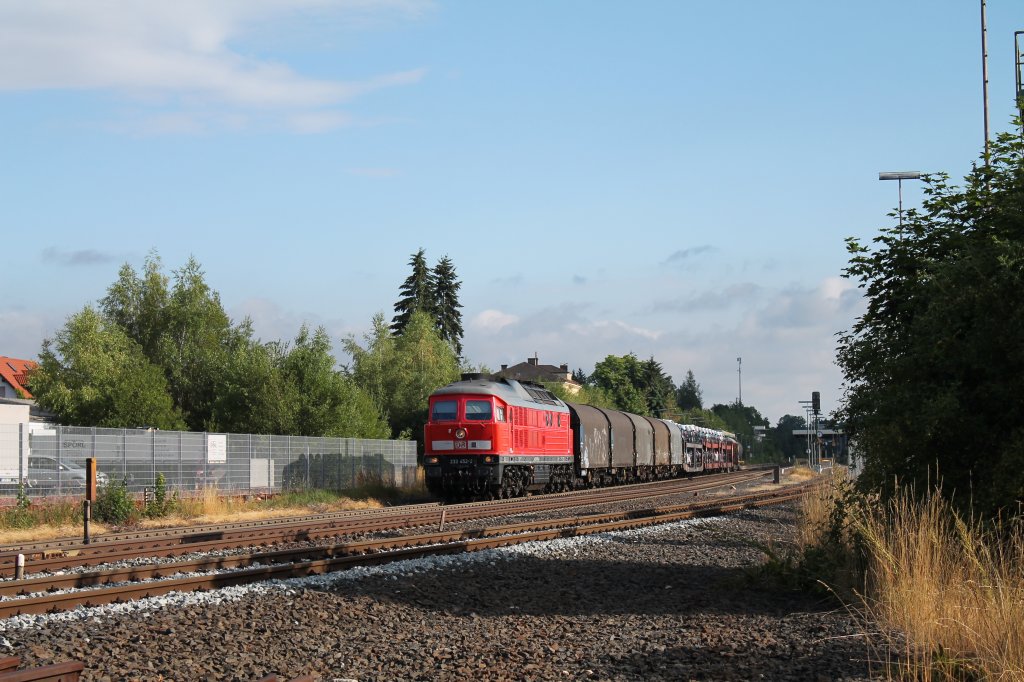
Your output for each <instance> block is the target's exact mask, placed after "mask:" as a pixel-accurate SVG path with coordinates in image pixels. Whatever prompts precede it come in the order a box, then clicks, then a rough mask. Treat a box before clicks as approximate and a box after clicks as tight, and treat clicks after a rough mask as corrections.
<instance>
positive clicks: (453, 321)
mask: <svg viewBox="0 0 1024 682" xmlns="http://www.w3.org/2000/svg"><path fill="white" fill-rule="evenodd" d="M432 279H433V282H432V284H431V290H430V300H431V310H432V312H433V314H434V318H435V321H436V324H437V331H438V333H439V334H440V335H441V338H442V339H444V340H445V341H447V342H448V343H450V344H452V348H454V349H455V355H456V356H458V357H462V336H463V333H464V332H463V330H462V313H461V312H460V311H459V308H461V307H462V304H461V303H459V289H461V288H462V282H460V281H459V280H458V278H457V277H456V276H455V265H454V264H453V263H452V260H451V259H450V258H449V257H448V256H445V257H444V258H442V259H441V260H440V261H438V263H437V265H435V266H434V271H433V278H432Z"/></svg>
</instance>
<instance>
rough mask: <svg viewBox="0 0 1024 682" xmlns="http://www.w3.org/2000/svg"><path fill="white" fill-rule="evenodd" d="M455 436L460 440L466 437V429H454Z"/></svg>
mask: <svg viewBox="0 0 1024 682" xmlns="http://www.w3.org/2000/svg"><path fill="white" fill-rule="evenodd" d="M455 437H456V438H458V439H459V440H462V439H463V438H465V437H466V429H455Z"/></svg>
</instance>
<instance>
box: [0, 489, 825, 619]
mask: <svg viewBox="0 0 1024 682" xmlns="http://www.w3.org/2000/svg"><path fill="white" fill-rule="evenodd" d="M813 485H816V483H813V482H812V483H808V484H803V485H799V486H790V487H787V488H783V489H779V490H775V491H772V492H763V493H756V494H738V495H732V496H729V497H727V498H722V499H718V500H714V501H711V500H704V501H695V502H689V503H686V504H677V505H672V506H664V507H651V508H647V509H642V510H633V511H617V512H605V513H594V514H585V515H577V516H571V517H564V518H559V519H548V520H540V521H527V522H521V523H514V524H505V525H498V526H492V527H486V528H479V529H472V530H454V531H448V532H444V531H438V532H432V533H422V534H415V535H402V536H397V537H390V538H376V539H368V540H360V541H356V542H347V543H340V544H336V545H331V546H328V547H317V548H304V549H289V550H280V551H276V552H257V553H252V554H245V555H237V556H232V557H207V558H202V559H195V560H190V561H183V562H174V563H170V564H156V565H149V566H135V567H127V568H116V569H107V570H101V571H94V572H90V573H83V574H70V575H60V576H43V577H38V578H31V579H27V580H18V581H7V582H5V583H3V584H2V585H0V595H2V596H4V597H7V598H5V599H3V600H0V618H7V617H11V616H15V615H19V614H38V613H46V612H51V611H64V610H70V609H73V608H76V607H78V606H98V605H102V604H110V603H114V602H122V601H131V600H136V599H144V598H147V597H155V596H160V595H165V594H169V593H171V592H190V591H196V590H215V589H219V588H224V587H228V586H232V585H243V584H249V583H254V582H259V581H264V580H274V579H287V578H297V577H306V576H310V575H318V574H323V573H330V572H333V571H341V570H346V569H349V568H352V567H355V566H368V565H379V564H385V563H391V562H393V561H400V560H405V559H416V558H421V557H426V556H436V555H441V554H458V553H463V552H473V551H480V550H483V549H491V548H495V547H503V546H508V545H513V544H519V543H523V542H533V541H538V540H552V539H556V538H562V537H579V536H583V535H590V534H594V533H603V532H610V531H616V530H627V529H633V528H639V527H642V526H649V525H655V524H659V523H669V522H673V521H679V520H684V519H692V518H695V517H701V516H711V515H717V514H723V513H728V512H732V511H737V510H740V509H745V508H752V507H760V506H766V505H771V504H780V503H783V502H788V501H790V500H794V499H797V498H798V497H800V496H802V495H803V494H805V493H806V492H807V491H808V490H809V489H810V488H811V487H812V486H813ZM224 569H235V570H230V571H227V572H218V573H214V574H210V573H204V572H209V571H222V570H224ZM168 576H180V577H168ZM83 588H91V589H83ZM67 590H74V591H67ZM43 593H45V594H43Z"/></svg>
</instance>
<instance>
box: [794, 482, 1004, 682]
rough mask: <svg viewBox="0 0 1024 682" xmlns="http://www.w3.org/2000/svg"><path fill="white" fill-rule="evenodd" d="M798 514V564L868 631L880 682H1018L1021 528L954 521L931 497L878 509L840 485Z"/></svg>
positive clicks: (811, 499) (904, 496) (907, 498)
mask: <svg viewBox="0 0 1024 682" xmlns="http://www.w3.org/2000/svg"><path fill="white" fill-rule="evenodd" d="M802 516H803V519H802V523H801V525H800V528H799V531H798V536H799V537H798V542H799V544H800V546H801V556H802V563H801V566H802V567H806V566H807V565H811V566H818V567H819V568H822V567H823V568H825V569H827V570H822V573H821V579H822V580H823V581H827V582H828V583H829V585H830V587H833V588H834V591H835V592H836V593H838V594H843V595H844V596H848V597H850V600H849V603H851V604H852V608H853V609H854V610H855V611H858V612H860V613H861V614H862V615H863V617H864V622H865V623H870V624H871V627H872V628H877V632H875V631H874V630H873V632H872V633H868V634H871V635H872V636H870V637H868V640H869V641H874V642H876V643H878V642H880V643H881V644H880V645H879V644H876V645H874V646H875V650H874V651H873V653H872V658H873V659H874V660H875V661H877V662H878V663H879V664H880V665H881V667H882V669H883V670H884V674H885V675H886V676H887V677H889V678H890V679H893V678H895V679H910V680H920V681H921V682H932V681H933V680H936V681H937V680H942V681H944V682H945V681H947V680H962V681H965V682H967V681H970V682H973V681H975V680H998V681H1004V680H1007V681H1008V680H1024V532H1022V526H1021V524H1019V523H1018V524H1016V525H1011V524H1008V525H1003V526H993V525H991V524H985V523H982V522H981V521H978V520H973V519H964V518H962V517H960V516H958V515H957V514H956V512H955V511H954V510H953V509H952V508H951V507H950V506H949V504H948V503H947V502H946V501H945V500H944V499H943V498H942V497H941V495H940V494H938V493H937V492H934V493H932V494H930V495H928V496H926V497H924V498H923V499H922V498H920V497H919V496H915V495H914V494H913V493H912V491H906V490H905V491H901V492H899V494H897V495H895V496H893V497H892V498H891V499H890V501H889V502H888V503H885V504H883V503H880V502H879V501H878V499H877V498H875V497H866V496H863V495H858V494H856V493H854V492H853V490H852V488H851V486H850V485H849V484H848V483H847V482H844V481H842V480H835V481H833V485H832V486H830V487H829V488H828V489H823V490H822V491H821V492H820V493H819V494H811V495H808V496H806V498H805V501H804V503H803V515H802ZM819 554H821V555H825V556H831V557H833V560H832V561H831V562H829V563H827V564H820V562H816V561H815V560H814V557H815V556H817V555H819ZM808 557H810V559H809V558H808Z"/></svg>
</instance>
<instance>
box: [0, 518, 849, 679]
mask: <svg viewBox="0 0 1024 682" xmlns="http://www.w3.org/2000/svg"><path fill="white" fill-rule="evenodd" d="M795 517H796V512H795V507H794V506H792V505H788V506H782V507H775V508H765V509H759V510H753V511H746V512H742V513H739V514H735V515H730V516H727V517H721V518H715V519H706V520H700V521H688V522H682V523H676V524H671V525H668V526H660V527H656V528H648V529H641V530H637V531H627V532H620V533H613V534H606V535H599V536H589V537H584V538H573V539H563V540H557V541H554V542H549V543H531V544H528V545H521V546H516V547H511V548H505V549H500V550H488V551H485V552H479V553H476V554H472V555H467V556H463V557H439V558H433V559H424V560H417V561H413V562H403V563H401V564H397V565H391V566H385V567H376V568H370V569H357V570H353V571H348V572H346V573H339V574H332V575H330V576H320V577H315V578H308V579H303V580H295V581H285V582H278V583H272V584H263V585H258V586H253V587H247V588H232V589H230V590H223V591H218V592H216V593H209V594H206V595H181V596H177V597H169V598H162V599H153V600H146V601H144V602H140V603H137V604H125V605H117V606H112V607H103V608H97V609H88V610H79V611H76V612H74V613H71V614H62V615H55V616H46V617H39V616H25V617H18V618H14V619H10V620H9V621H0V637H2V639H0V655H19V656H22V657H23V659H24V660H25V661H26V663H29V664H33V665H40V664H43V663H50V662H55V661H62V660H69V659H77V660H81V661H83V662H85V664H86V674H85V679H90V680H108V679H109V680H122V679H144V680H164V679H166V680H192V679H213V680H255V679H258V678H259V677H261V676H264V675H267V674H270V673H277V674H279V675H281V676H282V678H283V679H287V678H289V677H293V676H297V675H300V674H313V675H314V676H316V677H317V678H319V679H321V680H343V679H351V680H407V679H422V680H431V679H450V680H455V679H490V680H573V679H594V680H815V681H816V680H861V679H868V666H867V663H866V658H867V647H866V645H865V642H864V640H863V639H862V637H861V636H860V629H859V627H858V626H857V624H856V623H855V622H854V620H853V618H852V617H851V616H850V615H849V614H848V613H847V612H846V611H845V610H844V609H842V608H837V607H836V606H835V604H834V603H831V602H824V601H822V600H821V598H820V597H819V596H816V595H807V594H800V593H794V592H790V591H784V590H781V589H779V588H770V587H766V586H764V585H763V584H761V583H760V582H759V581H757V580H755V579H752V578H751V576H750V574H751V571H750V570H749V569H750V567H752V566H755V565H756V564H759V563H761V562H762V561H763V560H764V554H763V552H762V551H760V550H759V549H757V547H756V546H755V543H769V542H778V541H781V540H784V539H785V538H786V537H788V536H789V534H790V533H791V532H792V528H793V523H794V521H795Z"/></svg>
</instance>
